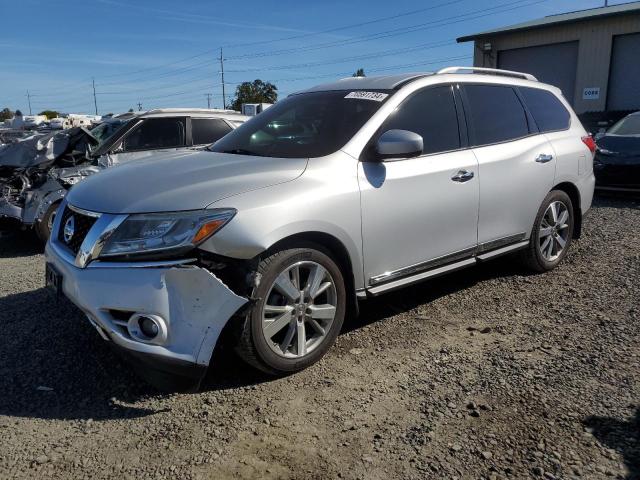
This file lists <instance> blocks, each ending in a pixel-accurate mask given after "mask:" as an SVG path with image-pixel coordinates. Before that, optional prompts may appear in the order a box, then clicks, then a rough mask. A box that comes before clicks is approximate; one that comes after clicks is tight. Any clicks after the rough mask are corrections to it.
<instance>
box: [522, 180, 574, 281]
mask: <svg viewBox="0 0 640 480" xmlns="http://www.w3.org/2000/svg"><path fill="white" fill-rule="evenodd" d="M573 227H574V214H573V204H572V203H571V199H570V198H569V195H567V194H566V193H565V192H563V191H561V190H553V191H551V192H549V194H548V195H547V196H546V197H545V199H544V201H543V202H542V205H541V206H540V209H539V210H538V214H537V215H536V220H535V222H534V224H533V230H532V231H531V240H530V242H529V246H528V247H527V249H526V250H525V251H524V261H525V264H526V265H527V266H528V267H529V268H531V269H532V270H535V271H537V272H547V271H549V270H553V269H554V268H555V267H557V266H558V264H559V263H560V262H561V261H562V259H563V258H564V257H565V255H566V254H567V251H568V250H569V246H570V245H571V240H572V239H573Z"/></svg>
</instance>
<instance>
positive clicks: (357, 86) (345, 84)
mask: <svg viewBox="0 0 640 480" xmlns="http://www.w3.org/2000/svg"><path fill="white" fill-rule="evenodd" d="M429 75H433V74H432V73H400V74H398V75H382V76H377V77H348V78H343V79H341V80H337V81H335V82H330V83H323V84H321V85H316V86H315V87H312V88H310V89H309V90H305V92H326V91H328V90H393V89H394V88H397V87H398V86H400V85H402V84H403V83H405V82H408V81H411V80H415V79H417V78H422V77H426V76H429ZM299 93H302V92H299Z"/></svg>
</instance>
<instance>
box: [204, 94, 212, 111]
mask: <svg viewBox="0 0 640 480" xmlns="http://www.w3.org/2000/svg"><path fill="white" fill-rule="evenodd" d="M205 95H206V96H207V108H211V95H212V94H211V93H205Z"/></svg>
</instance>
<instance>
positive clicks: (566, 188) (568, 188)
mask: <svg viewBox="0 0 640 480" xmlns="http://www.w3.org/2000/svg"><path fill="white" fill-rule="evenodd" d="M552 190H561V191H563V192H564V193H566V194H567V195H569V198H570V199H571V203H572V204H573V218H574V219H575V222H574V228H573V236H574V238H580V235H581V234H582V208H581V207H580V192H579V191H578V188H577V187H576V186H575V185H574V184H573V183H569V182H563V183H559V184H558V185H556V186H555V187H553V189H552Z"/></svg>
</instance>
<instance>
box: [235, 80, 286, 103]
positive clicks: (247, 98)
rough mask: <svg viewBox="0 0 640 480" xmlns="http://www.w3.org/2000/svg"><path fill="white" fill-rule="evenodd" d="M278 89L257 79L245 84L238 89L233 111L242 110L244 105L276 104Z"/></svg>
mask: <svg viewBox="0 0 640 480" xmlns="http://www.w3.org/2000/svg"><path fill="white" fill-rule="evenodd" d="M276 100H278V87H276V86H275V85H274V84H273V83H270V82H263V81H262V80H260V79H256V80H254V81H253V82H243V83H241V84H240V85H238V86H237V87H236V97H235V98H234V99H233V102H232V103H231V108H232V109H233V110H241V109H242V104H243V103H276Z"/></svg>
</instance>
